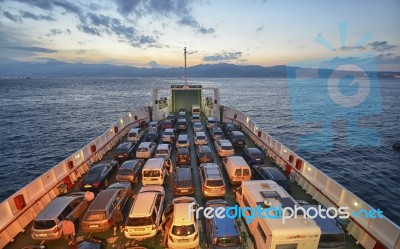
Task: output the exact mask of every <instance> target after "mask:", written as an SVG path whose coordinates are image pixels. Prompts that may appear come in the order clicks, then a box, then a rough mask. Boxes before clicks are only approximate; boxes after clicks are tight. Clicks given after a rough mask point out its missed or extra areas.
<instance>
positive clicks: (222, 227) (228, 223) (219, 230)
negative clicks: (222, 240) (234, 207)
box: [212, 215, 239, 237]
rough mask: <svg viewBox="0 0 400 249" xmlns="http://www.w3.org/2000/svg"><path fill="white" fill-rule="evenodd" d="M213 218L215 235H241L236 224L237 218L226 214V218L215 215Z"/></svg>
mask: <svg viewBox="0 0 400 249" xmlns="http://www.w3.org/2000/svg"><path fill="white" fill-rule="evenodd" d="M212 220H213V228H214V229H213V230H214V236H215V237H222V236H239V231H238V230H237V227H236V226H235V220H234V219H232V218H229V217H228V216H226V215H225V216H224V218H217V217H216V216H214V218H213V219H212Z"/></svg>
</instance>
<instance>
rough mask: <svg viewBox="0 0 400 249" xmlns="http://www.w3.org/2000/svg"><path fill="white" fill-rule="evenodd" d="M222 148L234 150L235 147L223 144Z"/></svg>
mask: <svg viewBox="0 0 400 249" xmlns="http://www.w3.org/2000/svg"><path fill="white" fill-rule="evenodd" d="M221 148H222V149H223V150H233V147H232V146H230V145H223V146H222V147H221Z"/></svg>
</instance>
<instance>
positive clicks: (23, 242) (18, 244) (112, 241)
mask: <svg viewBox="0 0 400 249" xmlns="http://www.w3.org/2000/svg"><path fill="white" fill-rule="evenodd" d="M187 116H188V117H189V114H188V115H187ZM202 122H203V124H204V120H203V121H202ZM188 123H190V119H189V118H188ZM182 133H187V134H188V135H189V137H190V140H191V141H190V142H191V145H190V151H191V158H192V160H191V167H192V168H193V169H194V170H193V173H194V176H195V186H196V194H195V198H196V200H197V202H198V204H199V205H200V206H203V205H204V203H205V201H206V200H205V199H203V197H202V194H201V187H200V176H199V171H198V170H197V160H196V158H197V157H196V151H195V146H194V140H193V130H192V127H191V126H190V125H188V130H187V131H186V132H182ZM206 135H207V138H208V145H209V146H211V148H212V149H213V151H214V155H215V156H214V158H215V159H214V162H215V163H218V165H220V166H222V162H221V160H220V158H219V157H218V156H217V155H216V154H215V148H214V143H213V141H212V139H211V138H210V134H209V132H208V131H207V132H206ZM122 141H126V136H125V137H124V138H123V140H122ZM160 141H161V139H160ZM246 142H247V147H255V144H254V142H253V141H252V140H251V139H250V138H249V137H247V136H246ZM116 147H117V146H115V147H114V148H113V149H112V150H111V151H109V152H108V153H107V154H106V155H105V156H104V157H103V160H111V159H113V153H114V150H115V149H116ZM242 151H243V149H235V155H241V154H242ZM175 154H176V149H175V148H173V150H172V153H171V159H172V161H173V164H174V167H175V162H174V159H175ZM266 164H267V165H269V166H274V164H273V163H271V162H270V161H268V160H266ZM222 172H223V174H224V178H225V183H226V184H227V191H226V196H225V200H226V201H228V203H229V204H230V205H235V198H234V194H233V191H232V186H231V185H230V184H229V181H228V177H227V175H226V172H225V171H224V170H222ZM115 181H116V180H115V176H113V177H112V180H111V183H112V182H115ZM77 183H79V181H77ZM77 185H78V184H75V187H74V189H73V190H72V191H79V189H78V187H77ZM141 187H142V184H141V182H139V183H137V184H134V191H133V192H134V194H137V193H138V191H139V189H140V188H141ZM172 187H173V175H170V176H168V177H167V178H166V181H165V183H164V188H165V192H166V198H165V206H167V204H169V203H171V201H172V199H173V196H172ZM292 188H293V193H292V196H293V197H294V199H296V200H305V201H308V202H309V203H310V204H316V202H315V201H314V200H313V199H312V198H311V196H310V195H308V194H306V193H305V191H304V190H302V189H301V187H300V186H298V185H297V184H296V183H292ZM131 206H132V199H130V200H129V201H128V202H127V204H126V205H125V207H124V208H123V214H124V218H126V217H127V216H128V213H129V210H130V208H131ZM200 220H201V222H200V223H199V230H200V232H201V234H200V245H201V248H206V241H205V240H206V236H205V231H204V227H205V224H204V219H200ZM31 226H32V223H31V224H30V225H29V226H27V227H26V228H25V232H24V233H21V234H19V235H18V236H17V237H16V238H15V241H14V242H12V243H10V244H8V245H7V246H6V247H5V248H6V249H14V248H23V247H24V246H28V245H38V244H40V242H39V241H37V240H33V239H32V238H31V236H30V230H31ZM239 226H240V228H241V230H243V231H245V224H244V222H242V221H240V224H239ZM76 229H77V237H76V238H77V241H81V240H84V239H86V238H98V239H102V240H104V241H105V242H106V244H107V248H114V249H115V248H117V249H123V248H129V247H134V246H142V247H146V248H154V249H156V248H164V247H163V246H162V245H161V244H162V238H163V235H162V234H161V232H159V233H158V234H157V235H156V236H155V237H152V238H149V239H145V240H129V239H127V238H125V236H124V234H123V233H120V232H119V231H118V232H117V235H116V236H114V235H113V231H112V229H109V230H108V231H105V232H100V233H86V232H82V231H80V229H79V222H76ZM247 243H248V244H247V247H246V248H253V246H252V242H251V240H250V239H247ZM45 245H46V246H47V248H57V249H64V248H74V247H73V246H72V247H70V246H68V244H67V243H66V242H65V240H64V239H63V238H61V239H59V240H56V241H48V242H45ZM345 248H346V249H347V248H348V249H352V248H361V247H359V246H357V245H356V243H355V241H354V239H353V238H352V237H351V236H348V235H346V246H345Z"/></svg>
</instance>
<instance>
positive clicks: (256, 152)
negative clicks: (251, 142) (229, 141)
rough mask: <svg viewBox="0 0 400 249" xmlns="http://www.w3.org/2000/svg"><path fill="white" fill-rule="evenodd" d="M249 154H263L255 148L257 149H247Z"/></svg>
mask: <svg viewBox="0 0 400 249" xmlns="http://www.w3.org/2000/svg"><path fill="white" fill-rule="evenodd" d="M246 150H247V151H248V152H249V154H252V155H253V154H262V152H261V151H260V150H259V149H258V148H255V147H251V148H247V149H246Z"/></svg>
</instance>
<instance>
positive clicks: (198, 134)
mask: <svg viewBox="0 0 400 249" xmlns="http://www.w3.org/2000/svg"><path fill="white" fill-rule="evenodd" d="M205 135H206V133H205V132H204V131H196V137H197V136H205Z"/></svg>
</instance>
